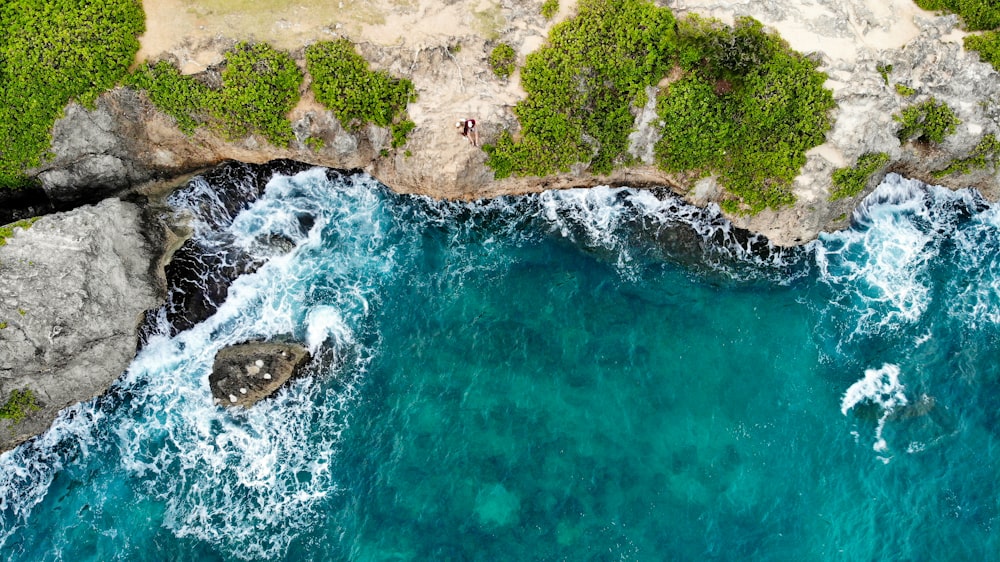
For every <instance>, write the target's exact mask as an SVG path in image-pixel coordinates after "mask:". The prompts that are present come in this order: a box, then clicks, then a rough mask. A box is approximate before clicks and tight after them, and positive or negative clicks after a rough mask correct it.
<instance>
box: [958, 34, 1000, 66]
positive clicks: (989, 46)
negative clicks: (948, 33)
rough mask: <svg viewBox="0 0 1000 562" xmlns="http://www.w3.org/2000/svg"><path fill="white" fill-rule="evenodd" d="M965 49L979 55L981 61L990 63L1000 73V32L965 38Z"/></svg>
mask: <svg viewBox="0 0 1000 562" xmlns="http://www.w3.org/2000/svg"><path fill="white" fill-rule="evenodd" d="M965 48H966V49H968V50H970V51H977V52H978V53H979V60H981V61H983V62H988V63H990V64H992V65H993V68H995V69H997V71H1000V32H997V31H984V32H983V33H980V34H977V35H966V36H965Z"/></svg>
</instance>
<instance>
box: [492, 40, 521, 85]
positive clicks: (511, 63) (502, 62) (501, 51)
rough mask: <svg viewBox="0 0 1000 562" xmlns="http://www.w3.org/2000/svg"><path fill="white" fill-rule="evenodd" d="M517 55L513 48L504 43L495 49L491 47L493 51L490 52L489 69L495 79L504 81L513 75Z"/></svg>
mask: <svg viewBox="0 0 1000 562" xmlns="http://www.w3.org/2000/svg"><path fill="white" fill-rule="evenodd" d="M516 63H517V53H515V52H514V47H511V46H510V45H508V44H506V43H500V44H499V45H497V46H496V47H493V51H492V52H490V68H492V69H493V74H496V75H497V77H499V78H502V79H504V80H506V79H507V78H508V77H510V75H511V74H513V73H514V69H515V68H517V64H516Z"/></svg>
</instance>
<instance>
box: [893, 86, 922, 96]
mask: <svg viewBox="0 0 1000 562" xmlns="http://www.w3.org/2000/svg"><path fill="white" fill-rule="evenodd" d="M896 93H897V94H899V95H901V96H905V97H910V96H912V95H914V94H916V93H917V91H916V90H914V89H913V88H911V87H909V86H907V85H906V84H896Z"/></svg>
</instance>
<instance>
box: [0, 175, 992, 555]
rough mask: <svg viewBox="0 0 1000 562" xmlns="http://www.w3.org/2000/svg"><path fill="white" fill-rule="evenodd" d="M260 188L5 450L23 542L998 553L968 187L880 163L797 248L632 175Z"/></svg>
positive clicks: (978, 223)
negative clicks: (260, 382)
mask: <svg viewBox="0 0 1000 562" xmlns="http://www.w3.org/2000/svg"><path fill="white" fill-rule="evenodd" d="M199 182H201V183H199ZM212 189H213V186H212V185H209V184H208V183H206V181H205V180H195V182H194V184H193V185H192V187H191V188H190V189H188V190H187V191H186V192H182V193H179V194H177V195H175V196H174V200H173V202H174V204H175V205H177V206H178V207H187V208H192V209H194V208H196V207H198V206H199V205H205V204H206V203H205V202H206V201H207V200H208V199H209V198H210V197H208V196H207V195H206V193H211V191H212ZM657 195H658V196H659V197H658V196H657ZM244 207H245V209H244V210H242V211H233V212H226V213H219V212H214V211H213V212H204V213H201V214H199V215H198V217H200V218H196V220H195V229H196V232H197V233H198V234H197V235H198V236H202V237H203V238H205V239H211V240H213V242H212V248H214V250H213V251H219V250H218V248H221V247H225V248H229V249H230V250H232V251H239V252H241V253H242V255H247V256H251V257H252V260H253V261H254V262H255V263H257V264H260V265H259V268H258V269H256V270H255V271H254V272H252V273H248V274H246V275H243V276H241V277H239V278H238V279H236V281H235V282H234V283H233V284H232V286H231V287H230V288H229V290H228V296H227V297H226V298H225V300H224V301H223V302H221V303H220V305H219V307H218V310H216V311H215V312H214V314H212V315H211V316H210V317H208V318H207V319H206V320H204V321H202V322H200V323H198V324H196V325H194V326H193V327H191V328H190V329H187V330H186V331H182V332H180V333H178V334H176V335H174V336H171V335H170V333H171V331H170V329H169V328H168V327H167V326H166V323H167V320H166V318H167V316H168V314H167V311H161V324H162V325H161V327H160V329H159V330H158V331H155V330H154V335H152V336H151V337H150V338H149V340H148V343H147V345H146V346H145V348H144V349H143V350H142V351H141V352H140V354H139V355H138V357H137V358H136V360H135V361H134V363H133V364H132V366H131V367H130V368H129V370H128V371H127V373H125V375H124V376H123V377H122V379H121V380H120V381H119V383H118V384H117V385H116V386H115V388H113V389H112V392H110V393H109V394H108V395H107V396H105V397H101V398H99V399H97V400H95V401H93V402H91V403H87V404H82V405H79V406H76V407H73V408H70V409H68V410H67V411H66V412H64V414H63V416H62V417H61V418H60V419H59V420H57V422H56V423H55V424H54V426H53V428H52V429H51V430H50V431H49V432H48V433H47V434H45V435H44V436H42V437H40V438H39V439H37V440H36V441H34V442H32V443H29V444H27V445H25V446H22V447H21V448H19V449H17V450H15V451H12V452H10V453H7V454H5V455H3V456H2V457H0V553H2V557H3V559H5V560H12V561H13V560H18V561H20V560H31V561H34V560H73V561H83V560H281V559H284V560H356V561H388V560H400V561H402V560H795V559H800V560H875V559H878V560H991V559H997V558H998V556H1000V554H998V553H1000V528H998V526H1000V493H998V492H1000V490H998V487H1000V486H998V477H997V475H998V474H1000V446H998V445H1000V443H998V438H1000V409H998V406H997V405H998V404H1000V368H998V366H997V360H996V358H997V357H998V356H1000V340H998V334H1000V329H998V322H1000V259H998V257H997V256H998V250H1000V217H998V215H997V208H996V207H994V206H991V205H990V204H987V203H986V202H985V201H983V200H982V199H981V198H980V197H979V196H978V195H977V194H976V193H975V192H971V191H962V192H951V191H948V190H944V189H941V188H937V187H932V186H925V185H923V184H920V183H918V182H913V181H909V180H906V179H903V178H900V177H898V176H889V177H888V178H887V179H886V181H885V182H884V183H883V185H882V186H880V187H879V189H878V190H877V191H876V192H875V193H874V194H873V195H872V196H871V197H869V199H867V200H866V201H865V202H864V203H863V204H862V206H861V207H859V209H858V210H857V211H856V213H855V217H854V223H855V226H854V227H852V228H851V229H850V230H846V231H843V232H839V233H835V234H828V235H824V236H823V237H821V239H820V240H818V241H816V242H814V243H812V244H810V245H808V246H806V247H803V248H799V249H795V250H780V249H776V248H770V247H768V246H767V245H766V243H765V242H764V241H762V240H759V239H756V238H753V237H749V236H747V235H746V233H741V232H737V231H735V230H734V229H732V228H731V227H730V226H729V225H728V224H727V223H726V222H725V221H724V220H723V219H722V218H721V217H720V216H719V215H718V213H717V210H713V209H709V210H699V209H696V208H693V207H690V206H687V205H685V204H684V203H682V202H680V201H678V200H676V199H674V198H672V197H669V196H667V195H666V194H654V193H652V192H649V191H639V190H631V189H610V188H595V189H592V190H571V191H563V192H549V193H543V194H540V195H533V196H524V197H512V198H501V199H496V200H492V201H488V202H481V203H442V202H435V201H432V200H429V199H425V198H421V197H410V196H400V195H395V194H393V193H392V192H390V191H389V190H387V189H386V188H385V187H383V186H380V185H379V184H377V182H375V181H374V180H372V179H371V178H370V177H368V176H365V175H342V174H336V173H332V172H327V171H325V170H322V169H313V170H309V171H305V172H302V173H299V174H296V175H294V176H277V177H275V178H274V179H273V180H271V181H270V183H269V184H268V186H267V189H266V192H265V193H264V195H263V196H262V197H261V198H259V199H257V200H256V201H252V202H248V203H247V204H246V205H245V206H244ZM196 214H197V213H196ZM213 229H214V230H213ZM210 231H211V233H210ZM275 240H281V241H285V242H284V245H285V246H289V247H291V248H292V249H291V251H289V252H285V251H283V250H281V249H280V248H279V246H281V244H276V242H275ZM227 251H229V250H227ZM220 255H221V254H220ZM282 335H292V336H294V337H295V338H296V339H299V340H300V341H303V342H305V343H306V344H307V345H308V346H309V347H310V349H311V350H312V352H313V354H314V361H313V363H312V364H311V365H310V367H309V374H308V376H306V377H304V378H302V379H300V380H298V381H296V382H295V383H293V384H291V385H290V386H288V387H287V388H286V389H285V390H283V391H282V392H281V393H279V395H278V396H276V397H275V398H273V399H270V400H267V401H264V402H262V403H260V404H258V405H257V406H256V407H255V408H254V409H252V410H250V411H225V410H222V409H220V408H218V407H216V406H215V405H213V404H212V399H211V395H210V393H209V391H208V383H207V377H208V372H209V370H210V368H211V363H212V359H213V357H214V354H215V352H216V351H217V350H218V349H220V348H221V347H223V346H225V345H228V344H232V343H238V342H241V341H245V340H248V339H254V338H267V337H277V336H282Z"/></svg>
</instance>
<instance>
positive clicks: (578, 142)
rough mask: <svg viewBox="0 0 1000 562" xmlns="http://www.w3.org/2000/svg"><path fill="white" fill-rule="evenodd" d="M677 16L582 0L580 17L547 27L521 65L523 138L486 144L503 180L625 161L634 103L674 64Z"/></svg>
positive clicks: (518, 110) (625, 2) (641, 5)
mask: <svg viewBox="0 0 1000 562" xmlns="http://www.w3.org/2000/svg"><path fill="white" fill-rule="evenodd" d="M673 49H674V18H673V15H672V14H671V13H670V11H669V10H667V9H660V8H657V7H655V6H653V5H652V4H651V3H649V2H648V1H646V0H581V2H580V3H579V5H578V15H577V16H576V17H574V18H572V19H570V20H567V21H565V22H562V23H559V24H558V25H556V26H554V27H553V28H552V30H551V31H550V32H549V39H548V44H547V45H546V46H544V47H542V48H541V49H539V50H538V51H536V52H534V53H532V54H530V55H528V57H527V59H526V61H525V64H524V67H523V68H522V69H521V84H522V86H523V87H524V89H525V90H526V91H527V93H528V95H527V98H526V99H524V100H522V101H521V102H519V103H518V104H517V106H515V108H514V113H515V114H516V115H517V117H518V119H519V120H520V123H521V134H520V138H518V139H514V137H513V136H512V135H510V134H509V133H508V134H501V136H500V138H499V139H498V140H497V142H496V144H495V145H492V146H490V147H484V150H486V152H487V154H488V155H489V158H488V159H487V165H489V166H490V167H491V168H492V169H493V171H494V174H495V175H496V177H497V178H503V177H506V176H509V175H512V174H513V175H547V174H550V173H553V172H557V171H565V170H568V169H569V167H570V165H572V164H574V163H577V162H581V163H584V164H588V165H589V167H590V169H591V170H592V171H593V172H596V173H606V172H609V171H611V170H612V169H613V168H614V166H615V165H616V164H618V163H621V162H622V161H624V158H625V157H624V155H625V153H626V149H627V147H628V134H629V133H630V132H631V130H632V123H633V121H634V120H633V117H632V113H631V112H630V108H631V107H632V106H641V105H643V104H644V103H645V102H646V94H645V90H644V88H645V87H646V86H650V85H653V84H656V83H657V82H658V81H659V79H660V77H662V76H663V75H664V74H665V72H666V70H667V69H668V68H669V67H670V59H671V56H672V54H673Z"/></svg>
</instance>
